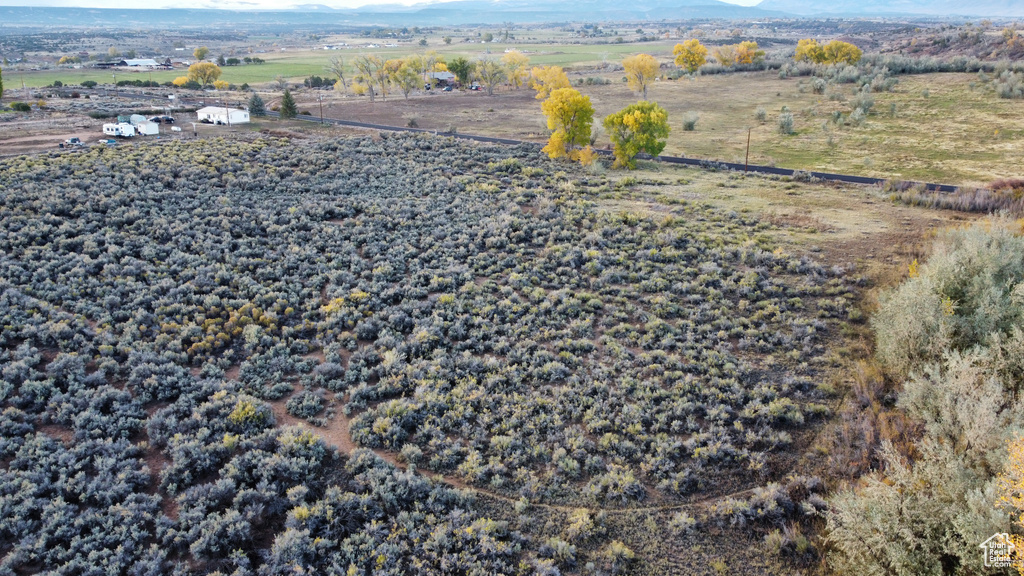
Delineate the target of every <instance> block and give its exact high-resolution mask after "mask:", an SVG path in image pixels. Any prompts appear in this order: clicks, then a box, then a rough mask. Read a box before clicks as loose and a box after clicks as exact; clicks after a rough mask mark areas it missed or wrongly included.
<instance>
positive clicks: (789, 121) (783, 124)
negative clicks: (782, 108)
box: [779, 112, 793, 135]
mask: <svg viewBox="0 0 1024 576" xmlns="http://www.w3.org/2000/svg"><path fill="white" fill-rule="evenodd" d="M792 133H793V113H792V112H782V113H781V114H779V134H783V135H789V134H792Z"/></svg>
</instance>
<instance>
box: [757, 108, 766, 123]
mask: <svg viewBox="0 0 1024 576" xmlns="http://www.w3.org/2000/svg"><path fill="white" fill-rule="evenodd" d="M754 118H755V119H756V120H757V121H758V122H761V123H764V122H765V121H766V120H768V111H767V110H765V109H764V106H758V107H757V110H755V111H754Z"/></svg>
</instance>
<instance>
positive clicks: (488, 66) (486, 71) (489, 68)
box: [476, 60, 508, 96]
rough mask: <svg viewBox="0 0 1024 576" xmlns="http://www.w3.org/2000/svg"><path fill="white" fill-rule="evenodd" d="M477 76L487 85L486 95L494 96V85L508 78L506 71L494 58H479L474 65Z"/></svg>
mask: <svg viewBox="0 0 1024 576" xmlns="http://www.w3.org/2000/svg"><path fill="white" fill-rule="evenodd" d="M476 71H477V76H479V78H480V81H481V82H483V83H484V86H486V87H487V95H488V96H494V87H495V86H497V85H498V84H501V83H502V82H504V81H505V80H506V79H507V78H508V71H507V70H505V67H504V66H502V65H501V64H500V63H499V62H497V61H495V60H481V61H480V62H478V63H477V65H476Z"/></svg>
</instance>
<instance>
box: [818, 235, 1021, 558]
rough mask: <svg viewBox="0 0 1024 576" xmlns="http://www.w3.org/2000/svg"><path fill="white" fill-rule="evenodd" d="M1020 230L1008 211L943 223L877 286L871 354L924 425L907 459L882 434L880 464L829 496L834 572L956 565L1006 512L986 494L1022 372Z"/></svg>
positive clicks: (1013, 416) (1011, 426) (1016, 410)
mask: <svg viewBox="0 0 1024 576" xmlns="http://www.w3.org/2000/svg"><path fill="white" fill-rule="evenodd" d="M1021 242H1022V239H1021V236H1020V235H1019V228H1018V227H1017V226H1016V225H1015V224H1014V223H1012V222H1011V221H1009V220H1008V219H1006V218H997V219H994V220H992V221H990V222H986V223H983V224H976V225H974V226H971V227H969V228H963V229H959V230H953V231H947V232H945V233H943V234H942V235H940V236H939V237H938V238H937V239H936V241H935V243H934V246H933V253H932V256H931V257H930V258H929V260H928V263H927V264H925V265H923V266H918V265H917V263H916V262H915V263H914V264H913V265H912V266H911V269H910V278H908V279H907V280H906V281H905V282H904V283H903V284H902V285H900V286H899V287H898V288H897V289H895V290H894V291H893V292H891V293H889V294H888V295H887V296H886V297H885V298H883V300H882V302H883V303H882V307H881V309H880V310H879V312H878V313H877V314H876V316H875V318H874V319H873V321H872V326H873V327H874V329H875V331H876V336H877V338H878V342H879V347H878V355H879V359H880V360H881V361H882V362H883V363H884V365H885V366H886V367H887V368H888V369H889V370H890V371H891V373H892V375H893V376H895V377H898V378H900V379H901V380H902V381H904V384H903V389H902V391H901V392H900V393H899V396H898V400H897V403H898V405H899V406H900V407H901V408H902V409H904V410H905V411H906V412H907V413H908V414H909V415H910V416H911V417H912V418H914V419H915V420H917V421H919V422H921V424H922V426H923V437H922V438H921V440H920V441H919V442H917V443H916V445H915V446H914V447H913V448H914V453H915V455H916V458H915V460H914V461H912V462H911V461H909V460H907V459H906V457H905V456H903V455H901V454H900V453H898V452H897V451H896V449H895V448H893V446H892V445H891V444H889V443H884V444H883V449H882V457H883V459H884V468H883V469H884V473H875V474H872V475H870V476H869V477H867V478H866V479H865V483H864V485H863V487H862V488H860V489H859V490H849V491H844V492H842V493H841V494H839V495H838V496H836V497H835V498H834V499H833V502H832V506H833V507H832V511H831V512H830V513H829V514H828V530H829V537H828V539H829V542H830V543H831V544H832V545H833V546H834V550H835V553H834V554H833V555H832V557H831V559H830V561H831V563H832V564H833V566H835V567H836V568H837V570H839V571H840V572H843V573H851V574H852V573H864V572H872V571H878V570H882V569H888V567H894V566H895V567H898V569H900V570H902V569H903V568H902V567H907V568H906V569H907V570H914V571H922V570H923V571H931V572H935V573H939V572H941V571H943V570H944V569H945V567H946V566H950V565H953V566H966V565H969V563H970V562H974V561H976V560H972V559H971V557H970V554H969V553H968V552H967V550H968V548H970V546H971V545H972V543H976V542H978V541H983V540H984V539H986V538H988V537H989V536H990V535H991V534H992V533H994V532H997V531H998V530H1000V529H1001V528H999V527H1000V526H1005V525H1006V523H1007V522H1008V517H1007V516H1006V511H1005V510H1003V509H1000V508H997V507H995V506H993V502H994V500H995V496H994V494H995V492H996V484H997V481H998V480H997V478H996V477H995V473H996V472H997V471H998V469H999V468H1000V466H1001V464H1002V462H1003V460H1004V459H1005V446H1006V443H1007V441H1008V440H1009V439H1010V437H1011V435H1012V434H1013V431H1015V430H1019V428H1020V426H1021V424H1022V416H1021V414H1024V407H1022V406H1021V404H1020V402H1021V401H1020V399H1019V398H1018V397H1017V396H1016V394H1015V392H1016V391H1017V389H1018V388H1019V382H1020V381H1021V377H1022V375H1024V365H1022V362H1021V360H1020V359H1021V357H1022V355H1021V351H1022V349H1024V332H1022V331H1021V328H1020V314H1021V312H1022V310H1021V309H1020V304H1021V302H1020V298H1018V297H1017V296H1015V294H1017V293H1018V292H1019V291H1020V288H1019V287H1020V286H1021V285H1022V282H1024V259H1022V258H1021V256H1020V248H1021ZM853 541H857V544H856V545H854V544H852V542H853ZM866 550H874V551H876V552H877V553H873V554H867V553H865V551H866ZM911 566H913V568H910V567H911ZM883 567H885V568H883Z"/></svg>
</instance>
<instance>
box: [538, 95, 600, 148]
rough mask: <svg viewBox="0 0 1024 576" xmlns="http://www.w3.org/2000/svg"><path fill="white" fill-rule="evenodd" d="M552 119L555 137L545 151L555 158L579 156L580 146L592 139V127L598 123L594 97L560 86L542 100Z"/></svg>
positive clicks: (545, 113)
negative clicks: (591, 99)
mask: <svg viewBox="0 0 1024 576" xmlns="http://www.w3.org/2000/svg"><path fill="white" fill-rule="evenodd" d="M540 108H541V110H542V111H543V112H544V115H545V116H547V119H548V129H549V130H552V131H553V132H552V133H551V138H550V139H549V140H548V144H547V146H545V147H544V148H543V151H544V152H546V153H547V155H548V156H550V157H551V158H562V157H568V158H570V159H573V160H575V159H576V156H577V154H576V147H577V146H585V145H587V144H589V142H590V126H591V124H593V122H594V106H593V105H592V104H591V103H590V97H589V96H584V95H582V94H580V93H579V91H578V90H576V89H574V88H559V89H557V90H555V91H553V92H551V95H550V96H549V97H548V99H547V100H545V101H544V102H542V103H541V105H540Z"/></svg>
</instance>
